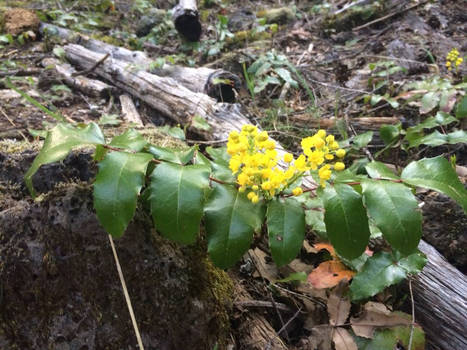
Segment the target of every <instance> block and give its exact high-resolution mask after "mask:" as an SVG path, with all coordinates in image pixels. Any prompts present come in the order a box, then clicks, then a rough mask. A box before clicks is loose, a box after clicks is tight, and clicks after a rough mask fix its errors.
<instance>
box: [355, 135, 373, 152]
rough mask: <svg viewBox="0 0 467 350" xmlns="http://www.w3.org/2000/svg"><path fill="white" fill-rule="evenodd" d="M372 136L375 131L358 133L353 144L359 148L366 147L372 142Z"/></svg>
mask: <svg viewBox="0 0 467 350" xmlns="http://www.w3.org/2000/svg"><path fill="white" fill-rule="evenodd" d="M372 138H373V131H367V132H365V133H363V134H360V135H356V136H355V137H354V138H353V145H354V146H355V147H357V148H359V149H360V148H362V147H366V146H367V145H368V144H369V143H370V142H371V139H372Z"/></svg>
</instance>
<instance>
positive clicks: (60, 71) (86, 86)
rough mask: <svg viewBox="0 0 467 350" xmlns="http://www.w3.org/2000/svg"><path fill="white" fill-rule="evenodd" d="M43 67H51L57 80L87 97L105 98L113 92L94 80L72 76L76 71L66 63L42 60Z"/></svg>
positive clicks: (112, 88)
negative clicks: (55, 73)
mask: <svg viewBox="0 0 467 350" xmlns="http://www.w3.org/2000/svg"><path fill="white" fill-rule="evenodd" d="M41 64H42V66H43V67H49V66H53V67H54V68H55V70H56V72H57V78H58V79H59V80H61V81H63V82H64V83H65V84H66V85H68V86H70V87H71V88H73V89H77V90H79V91H81V92H83V93H84V94H86V95H89V96H96V97H105V96H109V94H110V93H112V92H113V90H115V88H114V87H112V86H110V85H108V84H106V83H104V82H102V81H100V80H95V79H90V78H87V77H85V76H76V77H74V76H73V73H75V72H76V70H75V69H74V68H73V67H72V66H71V65H69V64H67V63H60V61H59V60H57V59H55V58H44V59H43V60H42V62H41Z"/></svg>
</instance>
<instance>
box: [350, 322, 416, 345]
mask: <svg viewBox="0 0 467 350" xmlns="http://www.w3.org/2000/svg"><path fill="white" fill-rule="evenodd" d="M410 333H411V327H410V326H396V327H391V328H387V329H376V330H375V333H374V336H373V339H366V338H361V337H355V338H356V339H355V340H356V343H357V346H358V349H359V350H394V349H408V348H409V339H410ZM412 350H425V333H424V332H423V330H422V328H421V327H420V326H415V327H414V331H413V337H412Z"/></svg>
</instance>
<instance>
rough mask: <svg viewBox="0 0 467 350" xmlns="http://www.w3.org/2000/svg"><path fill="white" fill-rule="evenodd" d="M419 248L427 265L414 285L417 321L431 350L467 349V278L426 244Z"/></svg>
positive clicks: (423, 243)
mask: <svg viewBox="0 0 467 350" xmlns="http://www.w3.org/2000/svg"><path fill="white" fill-rule="evenodd" d="M418 247H419V249H420V250H421V251H422V252H423V253H425V254H426V255H427V257H428V263H427V264H426V266H425V268H424V269H423V271H422V272H421V273H420V274H418V275H416V276H415V277H414V280H413V283H412V286H413V291H414V300H415V320H416V322H417V323H419V324H421V326H422V327H423V330H424V331H425V333H426V335H427V339H428V341H429V343H430V344H429V346H430V349H433V350H435V349H436V350H451V349H452V350H453V349H459V350H460V349H467V277H466V276H465V275H464V274H463V273H461V272H460V271H459V270H457V269H456V268H455V267H454V266H452V265H451V264H449V263H448V262H447V261H446V259H444V257H443V256H442V255H441V254H439V253H438V252H437V251H436V249H435V248H433V247H432V246H431V245H429V244H428V243H426V242H425V241H421V242H420V245H419V246H418Z"/></svg>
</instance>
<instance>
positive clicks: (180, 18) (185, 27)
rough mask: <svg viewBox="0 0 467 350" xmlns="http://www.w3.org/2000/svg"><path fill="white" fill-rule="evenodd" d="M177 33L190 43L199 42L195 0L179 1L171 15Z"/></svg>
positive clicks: (199, 31)
mask: <svg viewBox="0 0 467 350" xmlns="http://www.w3.org/2000/svg"><path fill="white" fill-rule="evenodd" d="M172 19H173V22H174V24H175V29H177V32H178V33H179V34H180V35H181V36H182V37H184V38H185V39H187V40H188V41H191V42H196V41H199V38H200V37H201V23H200V21H199V13H198V6H197V4H196V0H180V1H179V3H178V5H177V6H175V7H174V9H173V15H172Z"/></svg>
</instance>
